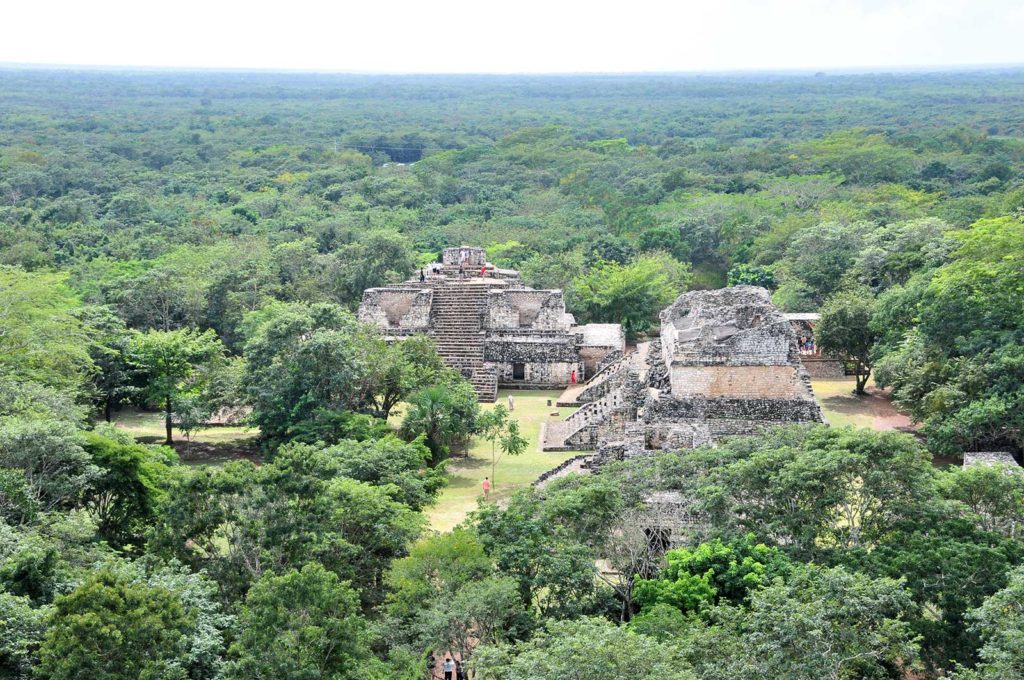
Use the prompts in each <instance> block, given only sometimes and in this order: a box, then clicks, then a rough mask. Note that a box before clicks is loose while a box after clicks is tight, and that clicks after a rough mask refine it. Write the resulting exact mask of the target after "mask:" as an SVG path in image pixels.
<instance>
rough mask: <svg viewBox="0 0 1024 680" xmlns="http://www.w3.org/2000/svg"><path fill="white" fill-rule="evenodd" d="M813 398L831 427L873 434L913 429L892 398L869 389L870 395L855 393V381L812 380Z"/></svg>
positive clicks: (876, 389) (848, 379)
mask: <svg viewBox="0 0 1024 680" xmlns="http://www.w3.org/2000/svg"><path fill="white" fill-rule="evenodd" d="M811 384H812V386H813V388H814V396H815V397H817V398H818V403H820V404H821V408H822V409H823V410H824V411H825V418H826V419H828V422H829V424H830V425H834V426H836V427H843V426H846V425H851V426H853V427H866V428H870V429H872V430H893V429H896V428H898V427H910V424H911V423H910V419H909V418H908V417H907V416H906V415H904V414H903V413H900V412H899V411H897V410H896V408H895V407H894V406H893V405H892V401H891V400H890V399H889V395H888V394H886V393H884V392H882V391H881V390H879V389H878V388H876V387H874V383H873V382H872V383H871V384H869V385H868V394H866V395H864V396H857V395H855V394H854V393H853V388H854V385H855V381H854V379H853V378H852V377H851V378H845V379H840V380H812V381H811Z"/></svg>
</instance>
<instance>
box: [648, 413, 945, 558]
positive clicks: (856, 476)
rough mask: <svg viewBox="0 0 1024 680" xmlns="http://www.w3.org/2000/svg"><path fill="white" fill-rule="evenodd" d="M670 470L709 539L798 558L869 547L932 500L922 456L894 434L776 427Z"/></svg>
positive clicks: (930, 476)
mask: <svg viewBox="0 0 1024 680" xmlns="http://www.w3.org/2000/svg"><path fill="white" fill-rule="evenodd" d="M676 464H677V465H678V468H677V469H675V470H673V472H672V479H673V482H672V483H673V484H678V485H679V486H681V487H682V489H683V491H684V492H686V493H688V494H692V495H693V497H694V498H695V499H696V501H697V503H696V506H695V510H698V511H701V512H705V513H708V519H709V522H710V523H711V524H712V526H714V527H715V528H716V530H717V531H725V532H728V533H730V534H731V533H734V532H735V533H736V534H746V533H753V534H754V536H755V538H756V539H757V540H759V541H764V542H765V543H766V544H768V545H775V546H777V547H779V548H781V549H782V550H783V551H785V552H786V553H787V554H789V555H791V556H797V557H799V558H801V559H813V558H815V557H816V556H820V555H823V554H827V553H829V552H830V551H832V550H835V549H847V550H849V549H854V548H858V547H861V546H865V545H870V544H872V543H873V542H875V541H878V540H880V539H881V538H883V537H885V536H888V535H890V534H891V532H892V530H893V528H894V527H895V526H896V525H898V524H899V523H900V522H902V521H905V520H906V518H908V517H914V516H917V513H919V512H921V511H922V508H925V507H927V506H928V505H929V504H931V503H933V502H934V501H935V499H936V494H935V483H934V479H935V477H934V476H935V470H934V469H933V467H932V464H931V456H930V454H928V452H927V451H926V450H925V449H924V447H922V446H921V445H920V444H919V443H918V442H917V441H916V440H915V439H914V438H913V437H910V436H908V435H905V434H901V433H896V432H883V433H876V432H870V431H868V430H854V429H852V428H828V427H823V426H819V427H813V428H780V429H777V430H772V431H769V432H766V433H765V434H764V435H762V436H761V437H760V438H743V439H739V438H738V439H735V440H730V441H728V442H726V443H724V444H723V445H722V446H721V447H719V448H716V449H713V450H710V449H709V450H707V451H701V450H697V451H695V452H691V453H690V454H689V455H688V456H687V457H686V458H685V459H683V460H680V461H678V462H677V463H676ZM663 474H665V473H663Z"/></svg>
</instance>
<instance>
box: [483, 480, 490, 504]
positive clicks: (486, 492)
mask: <svg viewBox="0 0 1024 680" xmlns="http://www.w3.org/2000/svg"><path fill="white" fill-rule="evenodd" d="M483 486H484V499H485V500H486V499H487V498H490V495H491V480H490V479H488V478H487V477H484V485H483Z"/></svg>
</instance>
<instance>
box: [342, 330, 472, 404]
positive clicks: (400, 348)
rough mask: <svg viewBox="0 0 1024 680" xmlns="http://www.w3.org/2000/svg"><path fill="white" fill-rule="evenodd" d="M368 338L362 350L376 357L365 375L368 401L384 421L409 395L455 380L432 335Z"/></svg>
mask: <svg viewBox="0 0 1024 680" xmlns="http://www.w3.org/2000/svg"><path fill="white" fill-rule="evenodd" d="M366 340H367V346H366V347H364V348H360V349H361V351H362V352H365V353H366V355H367V356H373V357H375V361H373V362H372V363H371V365H370V367H369V369H370V370H369V371H368V372H367V373H366V375H365V378H364V380H365V383H364V390H365V392H366V400H367V401H368V402H372V403H373V405H374V410H375V412H376V414H377V415H379V416H380V417H381V418H383V419H384V420H387V418H388V417H389V416H390V415H391V409H393V408H394V407H395V405H396V404H398V403H399V402H400V401H402V400H403V399H405V398H406V397H407V396H409V394H411V393H413V392H415V391H416V390H419V389H422V388H424V387H428V386H430V385H433V384H436V383H438V382H442V381H450V380H451V379H452V376H451V375H450V370H449V369H448V368H446V367H445V364H444V361H443V360H442V359H441V355H440V354H438V353H437V346H436V345H435V344H434V341H433V339H432V338H430V337H429V336H426V335H417V336H413V337H411V338H407V339H405V340H402V341H399V342H392V343H387V342H385V341H384V339H383V338H382V337H380V336H371V337H369V338H366Z"/></svg>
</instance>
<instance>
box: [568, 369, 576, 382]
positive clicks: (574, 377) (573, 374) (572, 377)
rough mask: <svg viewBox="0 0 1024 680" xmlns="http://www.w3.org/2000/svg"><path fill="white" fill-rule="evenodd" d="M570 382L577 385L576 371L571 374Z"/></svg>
mask: <svg viewBox="0 0 1024 680" xmlns="http://www.w3.org/2000/svg"><path fill="white" fill-rule="evenodd" d="M569 384H570V385H575V384H576V371H573V372H572V373H570V374H569Z"/></svg>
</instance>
